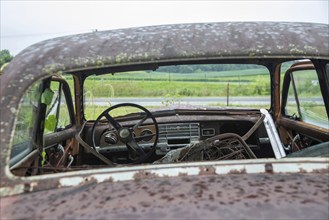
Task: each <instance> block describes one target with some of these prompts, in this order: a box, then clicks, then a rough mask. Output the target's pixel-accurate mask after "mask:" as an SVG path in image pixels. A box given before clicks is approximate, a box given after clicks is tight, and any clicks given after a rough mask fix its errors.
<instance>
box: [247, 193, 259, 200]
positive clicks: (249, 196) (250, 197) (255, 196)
mask: <svg viewBox="0 0 329 220" xmlns="http://www.w3.org/2000/svg"><path fill="white" fill-rule="evenodd" d="M257 197H258V195H255V194H251V195H248V196H246V198H247V199H255V198H257Z"/></svg>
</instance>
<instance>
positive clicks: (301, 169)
mask: <svg viewBox="0 0 329 220" xmlns="http://www.w3.org/2000/svg"><path fill="white" fill-rule="evenodd" d="M299 173H307V171H306V170H304V169H303V168H299Z"/></svg>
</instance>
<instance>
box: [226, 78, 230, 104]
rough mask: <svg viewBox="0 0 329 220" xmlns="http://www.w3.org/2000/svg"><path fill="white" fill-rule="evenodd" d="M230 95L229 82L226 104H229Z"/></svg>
mask: <svg viewBox="0 0 329 220" xmlns="http://www.w3.org/2000/svg"><path fill="white" fill-rule="evenodd" d="M229 97H230V83H227V87H226V106H229V104H230V103H229Z"/></svg>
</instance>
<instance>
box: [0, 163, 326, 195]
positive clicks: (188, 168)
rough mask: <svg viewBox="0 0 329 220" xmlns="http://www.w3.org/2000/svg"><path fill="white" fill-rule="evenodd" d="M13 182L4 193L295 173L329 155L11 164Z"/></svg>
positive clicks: (315, 169) (319, 166)
mask: <svg viewBox="0 0 329 220" xmlns="http://www.w3.org/2000/svg"><path fill="white" fill-rule="evenodd" d="M7 172H8V173H7V175H8V176H9V177H10V180H11V182H12V183H11V184H10V186H5V187H1V188H0V197H6V196H11V195H16V194H21V193H28V192H33V191H40V190H46V189H51V188H63V187H73V186H79V185H85V184H89V183H102V182H122V181H138V180H141V179H153V178H162V177H172V178H174V177H177V176H197V175H230V174H261V173H268V174H274V175H275V174H291V173H329V159H328V158H289V159H288V158H286V159H280V160H276V159H257V160H237V161H218V162H194V163H179V164H158V165H143V166H135V167H119V168H118V167H117V168H104V169H93V170H82V171H76V172H69V173H58V174H48V175H42V176H33V177H16V176H13V175H12V174H11V173H10V171H9V169H8V167H7Z"/></svg>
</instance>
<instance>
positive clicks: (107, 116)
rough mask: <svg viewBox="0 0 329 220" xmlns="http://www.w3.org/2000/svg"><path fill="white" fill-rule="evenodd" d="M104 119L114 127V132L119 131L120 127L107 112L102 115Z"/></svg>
mask: <svg viewBox="0 0 329 220" xmlns="http://www.w3.org/2000/svg"><path fill="white" fill-rule="evenodd" d="M104 116H105V118H106V119H107V120H108V121H109V122H110V124H111V125H112V126H113V127H114V129H115V130H117V131H119V130H120V129H121V128H122V126H121V125H120V124H119V123H118V122H117V121H116V120H114V119H113V118H112V116H110V114H109V112H107V113H105V114H104Z"/></svg>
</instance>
